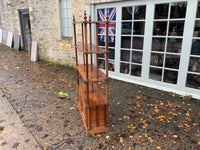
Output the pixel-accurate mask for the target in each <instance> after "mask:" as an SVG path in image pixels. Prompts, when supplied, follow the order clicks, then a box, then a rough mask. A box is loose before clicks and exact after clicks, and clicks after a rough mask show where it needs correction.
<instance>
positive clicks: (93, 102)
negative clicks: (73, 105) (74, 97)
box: [78, 83, 107, 107]
mask: <svg viewBox="0 0 200 150" xmlns="http://www.w3.org/2000/svg"><path fill="white" fill-rule="evenodd" d="M96 84H98V83H89V106H91V107H93V106H94V107H95V106H102V105H106V104H107V103H106V97H105V96H104V95H103V93H102V92H101V91H100V90H99V89H97V85H96ZM78 90H79V95H80V97H82V98H83V99H84V102H85V104H87V93H86V92H87V84H86V83H81V84H79V89H78Z"/></svg>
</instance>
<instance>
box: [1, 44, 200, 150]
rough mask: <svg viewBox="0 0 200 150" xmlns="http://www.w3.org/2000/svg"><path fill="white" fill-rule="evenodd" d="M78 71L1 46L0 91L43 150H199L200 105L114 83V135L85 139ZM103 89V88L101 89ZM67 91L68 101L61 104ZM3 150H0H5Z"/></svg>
mask: <svg viewBox="0 0 200 150" xmlns="http://www.w3.org/2000/svg"><path fill="white" fill-rule="evenodd" d="M75 74H76V73H75V70H74V69H73V68H71V67H69V66H60V65H57V64H53V63H50V62H41V61H39V62H36V63H35V62H31V61H30V57H29V54H28V52H25V51H15V50H12V49H10V48H8V47H5V46H3V45H0V90H1V91H2V92H3V93H4V95H3V96H5V97H6V98H7V99H8V101H9V102H10V103H11V104H12V106H13V108H14V109H15V111H16V113H17V114H18V115H19V116H20V117H21V120H22V121H23V122H24V125H25V127H26V128H27V129H28V130H29V131H30V132H31V134H32V135H33V136H34V137H35V138H36V140H37V141H38V143H39V145H40V146H41V149H44V148H46V149H49V150H66V149H80V150H81V149H95V150H96V149H120V150H121V149H126V150H127V149H129V150H131V149H132V150H133V149H134V150H145V149H147V150H156V149H158V150H161V149H162V150H200V126H199V125H200V112H199V108H200V101H199V100H196V99H192V98H191V97H190V96H185V97H180V96H179V95H176V94H174V93H167V92H164V91H158V90H155V89H151V88H147V87H143V86H139V85H135V84H130V83H125V82H122V81H117V80H113V79H110V80H109V103H110V105H109V108H110V109H109V124H110V130H109V131H107V132H105V133H101V134H96V135H95V136H94V137H92V136H91V135H86V132H85V129H84V126H83V123H82V120H81V117H80V114H79V111H78V108H77V107H75V109H71V108H72V107H73V106H75V105H76V103H77V91H76V76H75ZM102 84H103V83H102ZM60 91H63V92H66V93H68V94H69V97H68V98H64V99H58V98H57V97H56V95H57V93H58V92H60ZM0 149H1V146H0Z"/></svg>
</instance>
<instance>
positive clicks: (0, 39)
mask: <svg viewBox="0 0 200 150" xmlns="http://www.w3.org/2000/svg"><path fill="white" fill-rule="evenodd" d="M2 32H3V31H2V29H0V43H2V34H3V33H2Z"/></svg>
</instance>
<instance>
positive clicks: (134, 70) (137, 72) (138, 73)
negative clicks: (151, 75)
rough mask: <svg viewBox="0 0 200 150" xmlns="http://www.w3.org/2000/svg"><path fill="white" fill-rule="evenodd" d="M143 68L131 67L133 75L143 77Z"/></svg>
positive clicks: (138, 66)
mask: <svg viewBox="0 0 200 150" xmlns="http://www.w3.org/2000/svg"><path fill="white" fill-rule="evenodd" d="M141 70H142V66H140V65H131V75H133V76H138V77H141Z"/></svg>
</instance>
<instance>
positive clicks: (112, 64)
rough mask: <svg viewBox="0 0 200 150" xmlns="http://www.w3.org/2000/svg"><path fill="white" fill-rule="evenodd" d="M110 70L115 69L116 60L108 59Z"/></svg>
mask: <svg viewBox="0 0 200 150" xmlns="http://www.w3.org/2000/svg"><path fill="white" fill-rule="evenodd" d="M108 70H109V71H115V62H114V61H110V60H109V61H108Z"/></svg>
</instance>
